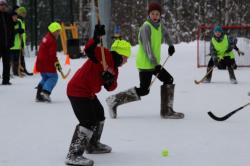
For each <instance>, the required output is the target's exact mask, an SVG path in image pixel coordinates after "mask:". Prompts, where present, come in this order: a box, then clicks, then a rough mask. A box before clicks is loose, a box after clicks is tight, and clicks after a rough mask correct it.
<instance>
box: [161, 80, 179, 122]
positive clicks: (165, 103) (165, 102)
mask: <svg viewBox="0 0 250 166" xmlns="http://www.w3.org/2000/svg"><path fill="white" fill-rule="evenodd" d="M174 86H175V85H174V84H164V85H162V86H161V117H162V118H164V119H183V118H184V114H183V113H179V112H175V111H174V110H173V102H174Z"/></svg>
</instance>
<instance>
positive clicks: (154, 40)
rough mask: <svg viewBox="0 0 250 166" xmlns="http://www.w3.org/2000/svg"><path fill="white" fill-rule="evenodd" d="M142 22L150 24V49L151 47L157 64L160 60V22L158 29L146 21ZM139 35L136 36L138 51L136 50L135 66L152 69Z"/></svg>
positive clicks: (152, 66)
mask: <svg viewBox="0 0 250 166" xmlns="http://www.w3.org/2000/svg"><path fill="white" fill-rule="evenodd" d="M144 24H147V25H149V26H150V30H151V36H150V40H151V49H152V52H153V54H154V56H155V58H156V61H157V63H158V64H159V63H160V60H161V43H162V27H161V24H160V26H159V28H158V29H156V28H155V27H153V26H152V25H151V24H150V23H149V22H148V21H145V22H144ZM139 36H140V35H139ZM139 36H138V41H139V48H138V52H137V56H136V67H137V68H138V69H153V68H154V67H155V66H154V65H153V64H151V62H150V61H149V58H148V56H147V55H146V53H145V51H144V48H143V46H142V43H141V41H140V38H139Z"/></svg>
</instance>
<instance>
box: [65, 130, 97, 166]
mask: <svg viewBox="0 0 250 166" xmlns="http://www.w3.org/2000/svg"><path fill="white" fill-rule="evenodd" d="M92 134H93V132H92V131H91V130H89V129H87V128H85V127H83V126H80V125H77V126H76V129H75V132H74V135H73V138H72V141H71V144H70V147H69V152H68V155H67V157H66V161H65V164H67V165H81V166H93V165H94V161H92V160H90V159H87V158H85V157H83V156H82V155H83V153H84V150H85V149H86V147H87V145H88V143H89V140H90V139H91V137H92Z"/></svg>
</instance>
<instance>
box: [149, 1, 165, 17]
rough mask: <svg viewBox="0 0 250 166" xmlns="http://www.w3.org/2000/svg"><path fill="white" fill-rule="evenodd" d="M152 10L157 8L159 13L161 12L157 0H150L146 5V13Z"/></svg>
mask: <svg viewBox="0 0 250 166" xmlns="http://www.w3.org/2000/svg"><path fill="white" fill-rule="evenodd" d="M153 10H158V11H159V12H160V13H161V12H162V9H161V5H160V4H159V3H157V2H151V3H150V4H149V5H148V14H149V13H150V12H151V11H153Z"/></svg>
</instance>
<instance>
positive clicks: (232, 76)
mask: <svg viewBox="0 0 250 166" xmlns="http://www.w3.org/2000/svg"><path fill="white" fill-rule="evenodd" d="M227 70H228V73H229V79H230V82H231V83H232V84H238V82H237V80H236V77H235V75H234V69H233V68H232V67H228V68H227Z"/></svg>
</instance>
